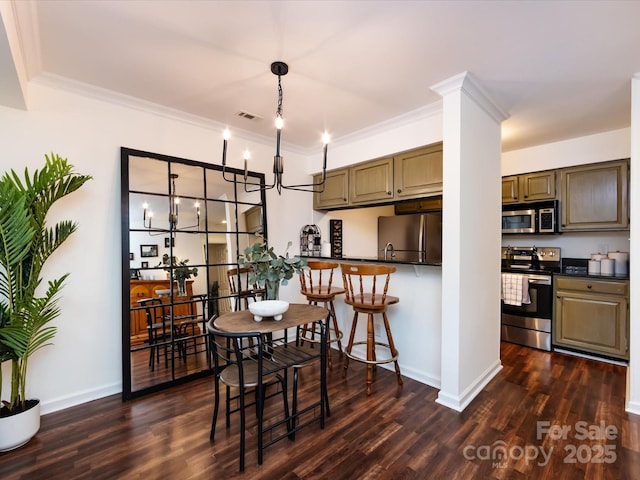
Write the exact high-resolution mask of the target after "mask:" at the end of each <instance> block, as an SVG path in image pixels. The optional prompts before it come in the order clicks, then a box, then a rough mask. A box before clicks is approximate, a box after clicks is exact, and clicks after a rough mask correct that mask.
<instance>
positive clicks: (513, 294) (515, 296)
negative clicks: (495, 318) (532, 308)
mask: <svg viewBox="0 0 640 480" xmlns="http://www.w3.org/2000/svg"><path fill="white" fill-rule="evenodd" d="M500 286H501V288H500V298H501V299H502V300H504V303H506V304H507V305H516V306H518V307H519V306H522V304H529V303H531V297H530V296H529V279H528V278H527V277H526V276H525V275H521V274H519V273H503V274H502V282H501V285H500Z"/></svg>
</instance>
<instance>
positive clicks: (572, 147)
mask: <svg viewBox="0 0 640 480" xmlns="http://www.w3.org/2000/svg"><path fill="white" fill-rule="evenodd" d="M630 138H631V130H630V129H629V128H623V129H620V130H613V131H611V132H604V133H598V134H595V135H588V136H585V137H579V138H572V139H570V140H563V141H560V142H554V143H547V144H544V145H537V146H535V147H530V148H524V149H521V150H512V151H510V152H504V153H503V154H502V175H503V176H504V175H516V174H518V173H527V172H535V171H538V170H548V169H553V168H562V167H571V166H573V165H583V164H586V163H597V162H604V161H606V160H617V159H620V158H629V156H630V148H631V147H630Z"/></svg>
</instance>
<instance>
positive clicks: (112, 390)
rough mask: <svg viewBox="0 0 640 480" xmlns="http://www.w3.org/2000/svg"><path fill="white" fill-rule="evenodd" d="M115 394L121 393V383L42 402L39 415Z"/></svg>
mask: <svg viewBox="0 0 640 480" xmlns="http://www.w3.org/2000/svg"><path fill="white" fill-rule="evenodd" d="M117 393H122V383H121V382H119V383H114V384H112V385H106V386H104V387H100V388H96V389H93V390H85V391H84V392H78V393H74V394H73V395H69V396H66V397H60V398H57V399H54V400H48V401H46V402H42V405H41V410H40V413H41V414H42V415H46V414H47V413H53V412H57V411H58V410H64V409H65V408H69V407H75V406H76V405H80V404H81V403H86V402H91V401H92V400H97V399H99V398H103V397H108V396H109V395H114V394H117Z"/></svg>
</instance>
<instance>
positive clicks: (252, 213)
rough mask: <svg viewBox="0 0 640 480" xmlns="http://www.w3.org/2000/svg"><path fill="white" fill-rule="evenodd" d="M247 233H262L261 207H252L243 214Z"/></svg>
mask: <svg viewBox="0 0 640 480" xmlns="http://www.w3.org/2000/svg"><path fill="white" fill-rule="evenodd" d="M244 221H245V223H246V228H247V232H251V233H262V207H260V206H257V205H256V206H254V207H251V208H249V209H248V210H247V211H246V212H244Z"/></svg>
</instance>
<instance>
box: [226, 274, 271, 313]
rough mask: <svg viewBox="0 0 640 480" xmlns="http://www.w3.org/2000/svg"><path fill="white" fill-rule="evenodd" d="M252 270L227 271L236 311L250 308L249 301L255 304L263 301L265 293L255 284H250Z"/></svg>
mask: <svg viewBox="0 0 640 480" xmlns="http://www.w3.org/2000/svg"><path fill="white" fill-rule="evenodd" d="M250 272H251V269H250V268H244V267H242V268H232V269H229V270H227V278H228V279H229V290H230V293H231V298H233V299H234V302H233V303H234V308H233V310H234V311H238V310H243V306H244V310H246V309H248V308H249V299H252V300H253V301H254V302H255V301H257V300H258V299H263V298H264V295H265V291H264V289H262V288H259V287H258V286H257V285H255V284H250V283H249V273H250Z"/></svg>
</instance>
